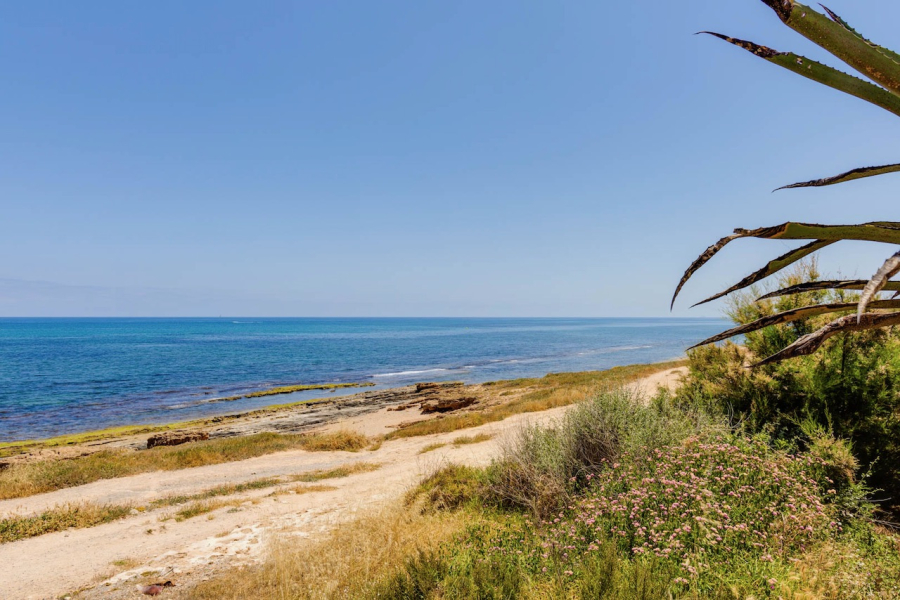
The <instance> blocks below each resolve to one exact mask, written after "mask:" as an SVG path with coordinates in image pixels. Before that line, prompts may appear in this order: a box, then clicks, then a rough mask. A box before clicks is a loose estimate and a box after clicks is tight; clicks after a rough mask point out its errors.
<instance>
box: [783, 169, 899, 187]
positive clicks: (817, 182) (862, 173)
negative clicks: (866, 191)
mask: <svg viewBox="0 0 900 600" xmlns="http://www.w3.org/2000/svg"><path fill="white" fill-rule="evenodd" d="M897 172H900V163H898V164H893V165H884V166H881V167H860V168H858V169H853V170H852V171H847V172H846V173H841V174H840V175H835V176H834V177H825V178H824V179H813V180H811V181H804V182H801V183H792V184H791V185H784V186H781V187H780V188H777V189H776V190H775V191H776V192H777V191H778V190H787V189H791V188H802V187H823V186H826V185H834V184H836V183H844V182H845V181H853V180H854V179H863V178H865V177H875V176H876V175H885V174H887V173H897Z"/></svg>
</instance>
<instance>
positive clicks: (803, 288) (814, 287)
mask: <svg viewBox="0 0 900 600" xmlns="http://www.w3.org/2000/svg"><path fill="white" fill-rule="evenodd" d="M867 283H869V282H868V280H866V279H847V280H831V281H807V282H805V283H798V284H796V285H792V286H789V287H786V288H781V289H780V290H775V291H774V292H769V293H768V294H764V295H762V296H760V297H759V298H757V299H756V301H757V302H759V301H760V300H768V299H769V298H777V297H778V296H790V295H792V294H802V293H804V292H815V291H818V290H862V289H863V288H865V287H866V284H867ZM882 289H883V290H886V291H890V292H893V291H900V281H888V282H885V285H884V288H882Z"/></svg>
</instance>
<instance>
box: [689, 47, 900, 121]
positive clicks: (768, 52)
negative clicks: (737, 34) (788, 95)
mask: <svg viewBox="0 0 900 600" xmlns="http://www.w3.org/2000/svg"><path fill="white" fill-rule="evenodd" d="M700 33H705V34H708V35H712V36H715V37H717V38H719V39H722V40H725V41H727V42H731V43H732V44H734V45H735V46H738V47H740V48H743V49H744V50H747V51H748V52H750V53H752V54H755V55H756V56H759V57H760V58H764V59H766V60H767V61H769V62H771V63H774V64H776V65H778V66H780V67H784V68H785V69H787V70H788V71H791V72H792V73H796V74H797V75H802V76H803V77H806V78H807V79H812V80H813V81H816V82H818V83H821V84H822V85H827V86H828V87H831V88H834V89H836V90H839V91H841V92H844V93H846V94H850V95H851V96H856V97H857V98H859V99H861V100H865V101H866V102H871V103H872V104H874V105H875V106H880V107H881V108H883V109H885V110H886V111H889V112H891V113H893V114H895V115H897V116H900V97H898V96H896V95H894V94H892V93H890V92H888V91H886V90H885V89H884V88H880V87H878V86H877V85H874V84H872V83H869V82H868V81H864V80H862V79H860V78H859V77H854V76H853V75H849V74H847V73H844V72H843V71H840V70H838V69H835V68H833V67H829V66H828V65H823V64H822V63H820V62H817V61H814V60H811V59H809V58H806V57H804V56H800V55H799V54H794V53H793V52H779V51H777V50H773V49H771V48H768V47H766V46H761V45H759V44H755V43H753V42H748V41H747V40H741V39H738V38H733V37H729V36H727V35H722V34H721V33H715V32H713V31H701V32H700Z"/></svg>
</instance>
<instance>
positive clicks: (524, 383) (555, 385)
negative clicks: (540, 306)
mask: <svg viewBox="0 0 900 600" xmlns="http://www.w3.org/2000/svg"><path fill="white" fill-rule="evenodd" d="M686 364H687V361H670V362H663V363H655V364H650V365H631V366H627V367H614V368H612V369H609V370H607V371H586V372H581V373H551V374H549V375H546V376H544V377H539V378H532V379H512V380H508V381H497V382H493V383H489V384H486V385H489V386H491V387H492V388H493V389H495V390H496V391H497V392H498V393H499V394H500V395H501V396H502V395H503V394H504V392H510V393H511V392H513V391H514V390H520V389H523V388H524V389H528V390H529V391H528V392H527V393H525V394H524V395H522V396H521V397H519V398H517V399H515V400H511V401H510V402H506V403H503V404H500V405H497V406H492V407H490V408H487V409H485V410H482V411H476V412H465V413H461V414H454V415H447V416H445V417H443V418H440V419H430V420H428V421H419V422H418V423H414V424H412V425H409V426H407V427H403V428H401V429H398V430H396V431H393V432H391V433H389V434H388V435H387V436H385V437H386V438H387V439H397V438H406V437H415V436H420V435H431V434H435V433H449V432H451V431H457V430H460V429H467V428H469V427H478V426H479V425H485V424H487V423H494V422H496V421H502V420H503V419H506V418H508V417H511V416H512V415H517V414H521V413H529V412H539V411H543V410H549V409H551V408H558V407H560V406H568V405H570V404H574V403H575V402H579V401H581V400H584V399H585V398H586V397H589V396H591V395H593V394H596V393H597V392H598V391H600V390H604V389H614V388H617V387H621V386H622V385H625V384H628V383H631V382H633V381H636V380H638V379H641V378H643V377H647V376H649V375H653V374H654V373H659V372H660V371H665V370H667V369H674V368H676V367H683V366H685V365H686Z"/></svg>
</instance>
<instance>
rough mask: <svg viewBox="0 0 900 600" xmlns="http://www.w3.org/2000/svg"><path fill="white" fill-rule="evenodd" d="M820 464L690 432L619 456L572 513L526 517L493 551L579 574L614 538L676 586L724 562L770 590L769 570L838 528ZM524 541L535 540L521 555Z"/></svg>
mask: <svg viewBox="0 0 900 600" xmlns="http://www.w3.org/2000/svg"><path fill="white" fill-rule="evenodd" d="M819 462H821V460H820V459H817V458H813V457H811V456H806V455H800V456H791V455H788V454H785V453H782V452H777V451H774V450H771V449H770V448H769V447H768V446H767V444H766V443H765V442H763V441H760V440H750V439H744V438H738V437H729V438H727V439H726V438H723V437H718V438H714V439H708V440H700V439H697V438H690V439H688V440H687V441H686V442H685V443H683V444H681V445H677V446H672V447H668V448H662V449H657V450H654V451H653V452H652V453H651V454H650V455H649V457H646V458H642V459H630V458H629V457H628V456H627V455H625V456H621V457H619V458H618V459H617V460H616V462H613V463H610V464H608V465H607V468H605V469H602V470H600V471H599V472H598V473H595V474H588V475H586V477H588V478H589V480H590V481H589V484H588V487H587V490H586V491H585V493H584V494H582V495H580V497H579V499H578V500H576V501H575V502H573V503H572V505H571V506H569V507H568V508H567V510H564V511H561V512H560V513H559V514H558V515H556V516H555V517H554V518H551V519H548V520H545V521H543V522H542V523H535V524H533V525H530V524H529V526H526V527H525V528H524V529H525V530H526V531H527V533H525V532H523V531H521V530H520V531H519V532H517V533H515V534H512V532H510V533H511V535H514V536H515V537H517V538H518V539H516V540H513V539H505V540H500V539H496V538H495V539H494V540H493V541H492V544H491V546H492V547H491V549H490V551H491V552H493V553H494V554H495V555H496V554H506V553H515V554H518V555H519V557H520V558H524V559H525V561H524V562H527V563H530V565H529V566H530V567H531V568H532V569H534V570H536V571H537V572H539V573H547V572H548V571H550V572H552V573H557V574H562V575H564V576H567V577H571V578H572V579H573V580H575V579H577V578H578V577H579V574H580V570H581V568H582V565H584V564H585V562H586V561H587V560H588V559H589V558H590V556H591V555H592V554H593V553H597V552H598V551H600V550H601V549H602V548H603V547H605V546H608V545H610V544H612V545H614V546H615V547H616V548H617V550H618V552H617V553H618V554H619V555H620V556H629V557H631V558H632V559H633V560H637V561H652V562H653V563H654V564H657V565H659V566H660V567H662V566H663V564H665V565H668V566H667V567H666V569H665V570H666V571H667V572H670V573H672V574H673V576H672V579H671V583H672V585H673V586H674V587H675V588H676V589H677V588H679V587H681V588H682V589H686V588H687V587H695V585H698V586H699V587H700V588H703V587H705V585H704V580H706V579H708V578H707V575H710V574H711V573H712V572H716V573H718V574H719V575H717V577H719V578H721V577H720V575H721V573H722V572H723V566H728V567H726V568H725V571H727V570H728V568H731V569H733V570H742V571H748V570H749V571H752V572H753V573H754V574H755V575H754V576H753V577H751V579H755V580H756V581H757V582H758V585H759V587H760V588H764V589H769V590H771V589H774V588H775V587H776V585H777V583H778V578H777V577H774V576H773V575H780V574H781V573H783V572H785V570H786V567H787V565H788V564H789V563H790V561H791V560H794V559H796V557H797V556H799V555H800V554H802V553H803V552H804V551H805V550H806V549H808V548H809V547H810V546H811V545H812V544H813V543H814V542H816V541H818V540H821V539H824V538H825V537H826V536H828V535H829V534H833V533H836V532H838V531H840V529H841V525H840V523H839V522H837V521H836V519H834V518H833V517H832V516H831V514H832V513H833V511H832V510H831V509H830V507H829V506H827V504H826V500H825V499H826V498H827V497H828V495H829V494H834V490H831V489H823V488H821V487H820V485H819V484H818V483H816V481H815V480H814V479H813V478H812V476H811V472H812V471H813V470H814V469H815V467H817V466H819V465H818V463H819ZM528 530H530V531H528ZM523 534H524V535H523ZM532 535H533V536H534V537H533V538H532V539H531V540H528V541H526V539H525V538H527V537H530V536H532ZM516 542H518V543H516ZM522 545H525V546H526V547H527V546H531V547H530V548H528V550H526V551H525V552H524V553H523V551H522ZM523 554H524V555H525V556H523ZM695 589H696V588H695Z"/></svg>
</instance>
